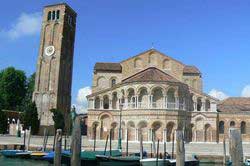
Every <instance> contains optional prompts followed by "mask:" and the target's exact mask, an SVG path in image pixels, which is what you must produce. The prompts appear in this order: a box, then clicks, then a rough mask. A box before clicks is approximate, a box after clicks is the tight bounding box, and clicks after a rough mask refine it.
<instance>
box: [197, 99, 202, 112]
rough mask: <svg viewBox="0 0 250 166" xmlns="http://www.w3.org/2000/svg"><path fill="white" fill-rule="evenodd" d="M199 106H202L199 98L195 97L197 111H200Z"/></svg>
mask: <svg viewBox="0 0 250 166" xmlns="http://www.w3.org/2000/svg"><path fill="white" fill-rule="evenodd" d="M201 107H202V102H201V98H198V99H197V111H201Z"/></svg>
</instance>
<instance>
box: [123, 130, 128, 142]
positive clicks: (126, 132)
mask: <svg viewBox="0 0 250 166" xmlns="http://www.w3.org/2000/svg"><path fill="white" fill-rule="evenodd" d="M127 136H128V129H127V128H126V129H125V139H124V140H127Z"/></svg>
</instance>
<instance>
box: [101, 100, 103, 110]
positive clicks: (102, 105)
mask: <svg viewBox="0 0 250 166" xmlns="http://www.w3.org/2000/svg"><path fill="white" fill-rule="evenodd" d="M100 109H103V100H102V99H101V100H100Z"/></svg>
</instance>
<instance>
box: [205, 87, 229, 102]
mask: <svg viewBox="0 0 250 166" xmlns="http://www.w3.org/2000/svg"><path fill="white" fill-rule="evenodd" d="M209 95H210V96H212V97H214V98H217V99H219V100H224V99H226V98H228V95H226V94H225V93H224V92H222V91H219V90H216V89H212V90H211V91H210V92H209Z"/></svg>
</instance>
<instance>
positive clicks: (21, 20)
mask: <svg viewBox="0 0 250 166" xmlns="http://www.w3.org/2000/svg"><path fill="white" fill-rule="evenodd" d="M41 24H42V15H41V13H29V14H27V13H22V14H21V15H20V16H19V17H18V19H17V20H16V21H15V22H14V23H13V24H12V25H11V27H10V29H3V30H2V31H1V34H2V35H4V36H7V37H8V38H10V39H12V40H13V39H17V38H20V37H22V36H31V35H35V34H39V32H40V30H41Z"/></svg>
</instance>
